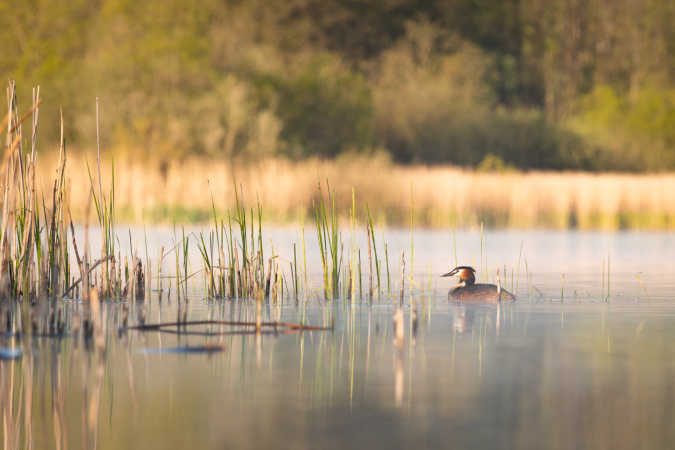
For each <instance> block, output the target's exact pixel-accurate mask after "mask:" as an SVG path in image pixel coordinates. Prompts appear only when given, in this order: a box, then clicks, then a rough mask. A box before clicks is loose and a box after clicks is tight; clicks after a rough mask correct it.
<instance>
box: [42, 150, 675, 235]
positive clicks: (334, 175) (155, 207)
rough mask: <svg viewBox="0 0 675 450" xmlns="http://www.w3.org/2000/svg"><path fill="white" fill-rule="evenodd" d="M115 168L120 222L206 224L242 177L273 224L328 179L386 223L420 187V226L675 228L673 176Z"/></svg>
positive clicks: (198, 165) (367, 167) (83, 196)
mask: <svg viewBox="0 0 675 450" xmlns="http://www.w3.org/2000/svg"><path fill="white" fill-rule="evenodd" d="M89 160H90V164H91V162H93V161H94V160H93V158H91V157H90V158H89ZM55 164H56V162H55V161H54V162H52V161H43V162H42V165H41V167H42V170H43V171H45V172H43V173H42V174H41V175H43V176H40V177H39V179H41V180H49V179H52V178H53V177H52V176H51V175H52V174H53V170H54V167H55ZM106 166H107V167H110V165H109V162H108V163H107V164H106ZM68 167H69V171H68V178H69V180H70V186H71V197H72V198H71V204H72V205H73V207H74V208H76V209H75V210H74V211H73V216H74V217H76V218H80V219H81V218H82V217H83V212H84V208H85V205H86V201H87V198H88V194H87V192H88V189H89V187H88V186H89V180H88V176H87V170H86V165H85V162H84V158H83V157H82V156H77V155H76V156H71V157H70V161H69V165H68ZM47 170H49V171H50V172H48V173H47V172H46V171H47ZM108 172H109V171H108ZM115 172H116V197H117V198H116V205H117V210H118V211H119V212H120V216H121V217H120V220H122V221H127V222H173V221H207V220H209V218H210V210H211V193H212V194H213V196H214V198H215V202H216V206H217V207H218V208H219V209H221V210H222V209H226V208H229V206H230V205H231V204H232V199H233V198H234V185H235V182H236V183H237V185H241V186H242V187H243V191H244V195H245V197H246V198H247V199H248V201H249V202H252V201H253V202H254V201H255V197H256V196H258V197H259V199H260V202H261V203H262V205H263V209H264V216H265V218H266V220H268V221H278V222H283V221H293V220H302V219H304V218H307V217H311V216H310V211H311V206H312V201H313V200H314V199H315V198H316V195H317V185H318V183H319V182H321V183H323V184H324V189H325V182H326V181H327V182H328V183H329V184H330V186H331V188H332V189H335V191H336V194H337V196H336V198H337V204H338V208H339V210H340V211H341V213H342V214H343V216H344V217H347V216H348V211H349V207H350V205H351V192H352V188H353V189H354V190H355V192H356V199H357V204H358V205H359V206H360V207H361V208H360V210H364V209H365V205H366V203H367V204H368V205H369V206H370V209H371V211H372V212H373V215H374V218H375V220H376V221H377V222H379V223H380V224H388V225H402V224H406V223H407V221H408V220H409V219H408V218H409V214H410V205H411V189H412V195H413V197H414V203H415V204H414V208H415V217H416V224H417V225H421V226H431V227H448V226H458V227H470V226H475V225H477V224H480V223H481V222H484V223H485V224H486V225H487V226H491V227H517V228H532V227H552V228H569V227H578V228H582V229H628V228H631V229H632V228H636V229H672V228H675V174H671V173H669V174H645V175H637V174H591V173H579V172H563V173H558V172H527V173H523V172H507V173H485V172H475V171H469V170H463V169H459V168H456V167H427V166H400V165H395V164H391V163H389V162H388V161H387V160H386V159H384V158H377V157H375V158H360V157H351V158H343V159H340V160H337V161H320V160H315V159H313V160H307V161H301V162H290V161H287V160H283V159H267V160H264V161H259V162H257V163H254V164H245V165H244V164H235V165H232V164H228V163H225V162H222V161H207V160H199V159H193V160H188V161H184V162H174V163H170V164H169V165H168V166H166V167H165V171H162V170H161V169H160V164H159V163H152V162H149V163H142V162H134V161H131V160H130V159H129V158H127V159H124V160H118V161H116V165H115ZM108 175H109V174H108ZM362 212H363V211H362Z"/></svg>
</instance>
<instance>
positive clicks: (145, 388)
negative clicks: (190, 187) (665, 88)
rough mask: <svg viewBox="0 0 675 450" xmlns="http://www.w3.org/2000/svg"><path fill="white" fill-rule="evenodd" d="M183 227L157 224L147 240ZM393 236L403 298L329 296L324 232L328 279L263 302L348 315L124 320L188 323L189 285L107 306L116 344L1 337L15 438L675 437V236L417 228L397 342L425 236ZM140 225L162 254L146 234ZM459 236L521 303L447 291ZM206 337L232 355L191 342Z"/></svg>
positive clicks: (260, 442) (277, 442) (297, 311)
mask: <svg viewBox="0 0 675 450" xmlns="http://www.w3.org/2000/svg"><path fill="white" fill-rule="evenodd" d="M186 231H187V232H188V233H190V232H194V231H197V230H193V229H190V230H186ZM124 233H126V231H124ZM120 234H122V233H120ZM171 236H172V231H171V230H168V229H156V230H152V231H151V232H149V233H148V252H149V254H150V255H151V256H152V255H153V254H155V255H156V254H157V253H158V251H159V247H160V246H161V245H165V244H166V242H169V241H171V239H172V238H171ZM382 236H383V237H384V239H385V240H386V241H387V242H388V251H389V255H390V258H391V260H390V265H391V273H392V274H399V275H392V281H391V285H392V286H391V291H392V292H393V294H392V295H391V296H389V295H388V294H387V290H386V287H385V286H383V287H382V291H383V292H382V293H381V294H380V295H379V296H377V294H375V298H374V299H373V300H372V301H371V300H370V299H368V298H364V299H357V300H356V301H354V302H351V301H349V300H336V301H325V300H323V299H322V296H321V295H320V293H319V292H318V289H316V288H318V285H319V281H320V272H319V271H318V270H317V261H318V254H317V247H316V243H315V242H314V236H313V234H311V230H306V246H307V254H308V270H309V274H308V279H309V280H310V282H311V283H313V285H314V286H315V289H314V291H313V293H312V294H311V295H308V296H306V297H301V298H299V299H298V300H297V302H296V300H295V298H294V295H293V294H292V293H288V294H287V295H286V296H285V297H284V300H283V302H281V301H279V302H276V303H274V302H272V303H267V304H265V305H264V307H263V311H262V312H263V314H264V320H270V321H273V320H277V321H287V322H295V323H299V322H303V323H310V324H313V325H319V326H331V325H333V326H334V329H333V330H332V331H312V332H302V333H299V332H298V333H290V334H283V333H282V332H281V331H279V332H278V333H276V334H275V333H271V334H264V335H256V334H247V335H241V334H239V335H238V334H226V333H231V332H232V331H233V328H231V327H226V326H222V325H211V326H207V327H200V328H195V329H194V331H198V332H199V333H198V334H181V335H177V334H175V333H173V332H170V331H166V332H156V331H153V332H140V331H126V332H121V333H120V332H118V328H119V326H120V324H121V321H122V316H123V309H124V308H128V310H129V321H130V322H131V323H135V322H136V321H138V318H139V316H142V317H145V320H146V322H149V323H153V322H160V321H173V320H175V319H176V317H177V314H178V302H177V299H176V297H175V293H174V294H173V296H172V298H171V299H170V300H169V299H167V295H166V294H167V293H166V292H165V293H164V294H163V298H162V302H161V303H160V302H159V298H158V293H157V292H154V293H153V297H152V298H151V299H150V300H148V301H145V302H144V303H142V304H141V303H139V304H137V305H125V304H124V303H122V302H109V303H104V304H103V306H102V307H103V309H102V317H103V318H104V323H105V329H106V332H105V335H104V342H105V354H104V356H103V357H101V356H100V355H99V354H98V353H97V351H96V350H92V347H94V346H93V345H87V344H85V343H84V342H83V341H82V339H81V338H79V337H76V336H75V335H74V334H70V335H69V336H67V337H65V338H61V339H54V338H40V337H33V338H32V340H31V342H30V343H28V342H26V341H25V340H22V339H18V338H16V337H11V336H5V337H3V338H1V342H2V343H1V346H2V347H4V348H15V349H22V350H23V356H21V357H20V358H17V359H12V360H2V361H0V389H1V392H2V406H1V410H2V416H3V421H4V425H3V428H2V431H0V433H1V436H2V439H3V442H4V444H5V447H6V448H15V447H16V448H29V447H31V446H32V448H36V449H37V448H40V449H42V448H94V447H96V448H102V449H107V448H111V449H112V448H162V449H169V448H176V449H178V448H192V447H194V448H229V447H233V448H265V447H268V448H269V447H274V448H328V449H332V448H335V449H338V448H345V447H353V448H364V447H372V448H505V449H511V448H532V449H539V448H561V449H566V448H630V449H634V448H644V449H651V448H654V449H660V448H668V447H669V446H670V445H671V443H672V442H675V427H673V424H674V423H675V412H674V411H673V404H675V349H674V348H675V347H673V345H672V343H673V342H675V299H674V296H673V295H672V292H673V288H674V287H675V286H674V284H675V283H674V281H673V280H675V278H674V277H673V275H674V272H675V263H674V262H673V260H672V257H671V256H672V255H673V254H675V252H674V251H675V248H674V247H675V239H673V237H672V236H671V235H670V234H668V233H616V234H604V233H587V232H584V233H576V232H548V231H542V232H522V233H520V232H489V233H486V234H485V235H484V240H483V254H482V256H481V250H480V248H481V243H480V241H481V239H480V233H479V232H457V233H456V234H455V235H454V236H453V233H452V232H450V231H425V230H420V231H417V232H416V233H415V234H414V235H413V236H412V241H413V246H414V254H413V255H412V256H413V261H412V264H413V268H414V270H415V280H416V281H415V283H414V285H413V292H412V294H411V293H410V291H409V290H408V287H409V283H408V284H407V285H406V289H405V300H404V305H403V308H402V309H403V313H404V328H405V336H404V340H403V341H402V342H398V343H397V342H396V341H395V339H394V332H393V317H394V314H395V311H396V308H397V307H398V306H397V305H398V303H399V291H398V289H399V282H400V280H399V278H400V269H399V260H400V257H401V252H402V251H405V252H406V258H407V264H410V250H409V249H410V244H411V242H410V241H411V236H410V233H409V232H408V231H404V230H401V231H396V230H387V231H384V232H380V235H379V236H377V238H378V240H379V239H380V238H381V237H382ZM267 238H268V239H269V240H270V250H271V245H272V244H273V245H274V248H275V252H277V253H278V254H280V255H282V256H285V257H288V255H292V243H293V241H295V242H296V243H300V242H301V240H302V237H301V233H300V232H298V231H296V230H295V229H288V228H276V229H273V230H270V231H269V232H268V233H267ZM350 238H351V237H350V235H349V234H348V233H347V232H345V235H344V236H343V239H344V240H345V241H346V242H347V241H348V239H350ZM355 239H356V240H357V241H360V242H361V243H363V239H364V237H363V235H358V236H356V237H355ZM131 240H132V243H133V244H134V245H135V246H136V247H137V248H143V251H144V248H145V239H144V237H143V232H142V230H133V231H132V239H131ZM134 241H135V242H134ZM127 246H128V245H127ZM362 248H363V246H362ZM455 248H456V250H455ZM521 248H522V252H521ZM195 251H196V250H195ZM380 251H381V250H380ZM455 251H456V253H457V257H458V259H459V261H458V262H459V263H461V264H472V265H474V266H475V267H476V268H477V269H479V278H481V277H484V278H487V279H488V280H489V281H494V280H495V279H496V269H497V267H499V268H500V277H501V278H500V280H502V282H503V283H504V285H505V287H507V288H509V289H510V290H513V291H516V293H517V294H518V296H519V297H520V300H519V301H517V302H516V303H513V304H508V305H501V306H499V307H497V306H484V305H459V304H455V303H451V302H448V300H447V289H448V288H449V286H450V285H451V284H452V281H450V280H447V279H440V278H438V277H437V275H438V274H440V273H442V272H444V271H446V270H447V269H448V268H450V266H452V265H454V263H455V261H454V259H455ZM196 258H197V256H196V254H195V258H194V259H193V261H194V263H193V264H194V266H195V267H193V269H194V270H197V269H198V268H199V263H198V260H197V259H196ZM486 259H487V262H485V260H486ZM603 259H604V260H605V261H604V264H605V270H606V266H607V263H608V259H609V265H610V271H609V284H610V288H609V293H608V289H607V284H608V280H607V278H608V277H607V274H606V273H605V274H604V275H603ZM519 260H520V269H518V266H519V264H518V261H519ZM525 260H527V270H526V269H525ZM170 265H171V264H168V266H170ZM504 266H506V276H505V275H504ZM486 268H487V271H486V270H485V269H486ZM165 270H166V271H167V272H168V271H170V269H169V268H168V267H167V268H166V269H165ZM486 272H487V274H486ZM364 278H365V280H364V282H365V283H367V281H366V280H367V277H364ZM383 285H384V283H383ZM163 287H164V288H165V289H166V286H163ZM80 306H81V305H80V303H79V302H78V301H76V300H74V301H68V302H66V303H65V304H64V306H63V311H64V313H65V312H67V313H68V314H71V315H75V314H77V311H78V310H79V308H80ZM184 306H185V303H184V302H181V307H184ZM187 308H188V318H189V319H190V320H199V319H218V320H238V321H248V320H255V314H256V308H255V306H254V305H253V304H252V303H251V302H250V301H244V300H211V299H208V298H206V297H205V295H204V292H203V289H202V284H201V282H200V281H198V280H197V279H196V278H195V281H194V283H193V285H192V286H191V291H190V299H189V302H188V306H187ZM236 330H241V328H238V329H236ZM71 331H72V330H71ZM204 345H209V346H214V345H219V346H222V351H220V352H206V353H205V352H189V353H185V352H176V351H174V350H175V349H176V348H185V347H190V348H193V349H198V348H201V346H204Z"/></svg>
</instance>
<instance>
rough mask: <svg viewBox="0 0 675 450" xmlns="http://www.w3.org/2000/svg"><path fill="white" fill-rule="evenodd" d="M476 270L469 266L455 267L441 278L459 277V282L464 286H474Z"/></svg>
mask: <svg viewBox="0 0 675 450" xmlns="http://www.w3.org/2000/svg"><path fill="white" fill-rule="evenodd" d="M475 273H476V270H475V269H474V268H473V267H470V266H457V267H455V268H454V269H452V270H451V271H450V272H448V273H445V274H443V275H441V276H442V277H451V276H453V275H458V276H459V282H460V283H463V284H464V285H465V286H466V285H469V284H474V283H475V282H476V275H475Z"/></svg>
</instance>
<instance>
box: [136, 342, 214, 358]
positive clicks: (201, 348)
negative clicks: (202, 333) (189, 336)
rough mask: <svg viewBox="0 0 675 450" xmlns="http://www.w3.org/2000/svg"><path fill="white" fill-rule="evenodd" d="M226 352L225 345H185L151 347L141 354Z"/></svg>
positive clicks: (143, 350)
mask: <svg viewBox="0 0 675 450" xmlns="http://www.w3.org/2000/svg"><path fill="white" fill-rule="evenodd" d="M223 351H225V346H224V345H218V344H212V345H208V344H207V345H184V346H180V347H150V348H143V349H141V350H140V353H145V354H146V355H162V354H165V353H168V354H181V353H209V354H210V353H220V352H223Z"/></svg>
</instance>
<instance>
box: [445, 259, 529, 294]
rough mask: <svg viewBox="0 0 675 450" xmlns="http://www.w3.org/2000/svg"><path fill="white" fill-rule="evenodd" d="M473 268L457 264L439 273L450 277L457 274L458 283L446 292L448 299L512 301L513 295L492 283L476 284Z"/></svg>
mask: <svg viewBox="0 0 675 450" xmlns="http://www.w3.org/2000/svg"><path fill="white" fill-rule="evenodd" d="M474 273H475V270H474V269H473V267H469V266H459V267H455V268H454V269H452V270H451V271H450V272H448V273H446V274H444V275H441V276H443V277H450V276H453V275H455V274H459V283H458V284H457V286H455V287H454V288H452V289H451V290H450V292H448V299H450V300H455V301H459V302H476V303H499V302H503V301H513V300H515V299H516V297H515V295H513V294H512V293H510V292H509V291H507V290H506V289H502V288H501V287H500V286H495V285H494V284H482V283H479V284H476V277H475V275H474Z"/></svg>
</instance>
